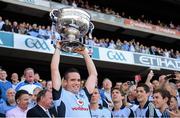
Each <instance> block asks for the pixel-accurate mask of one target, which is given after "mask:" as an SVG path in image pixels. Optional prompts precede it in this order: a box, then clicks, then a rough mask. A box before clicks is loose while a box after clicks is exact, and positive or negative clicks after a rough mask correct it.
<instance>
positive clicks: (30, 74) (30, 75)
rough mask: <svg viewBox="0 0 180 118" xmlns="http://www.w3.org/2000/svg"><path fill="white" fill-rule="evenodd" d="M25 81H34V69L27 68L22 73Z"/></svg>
mask: <svg viewBox="0 0 180 118" xmlns="http://www.w3.org/2000/svg"><path fill="white" fill-rule="evenodd" d="M24 77H25V79H26V81H28V82H34V71H33V70H27V71H26V72H25V75H24Z"/></svg>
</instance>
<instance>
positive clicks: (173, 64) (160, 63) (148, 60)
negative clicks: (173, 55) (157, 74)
mask: <svg viewBox="0 0 180 118" xmlns="http://www.w3.org/2000/svg"><path fill="white" fill-rule="evenodd" d="M135 58H136V59H135V60H136V61H135V63H140V64H143V65H149V66H156V67H161V68H172V69H180V60H175V59H170V58H160V57H156V56H147V55H139V54H138V55H137V54H135ZM137 58H139V59H137Z"/></svg>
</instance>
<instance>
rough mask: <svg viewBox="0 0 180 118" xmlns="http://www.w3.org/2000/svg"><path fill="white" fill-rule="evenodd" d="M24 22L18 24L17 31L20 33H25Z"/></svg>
mask: <svg viewBox="0 0 180 118" xmlns="http://www.w3.org/2000/svg"><path fill="white" fill-rule="evenodd" d="M25 25H26V24H25V23H20V24H19V31H18V32H19V33H20V34H27V29H26V27H25Z"/></svg>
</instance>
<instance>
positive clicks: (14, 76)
mask: <svg viewBox="0 0 180 118" xmlns="http://www.w3.org/2000/svg"><path fill="white" fill-rule="evenodd" d="M11 83H12V88H13V89H15V88H16V85H17V84H18V83H19V77H18V74H17V73H12V75H11Z"/></svg>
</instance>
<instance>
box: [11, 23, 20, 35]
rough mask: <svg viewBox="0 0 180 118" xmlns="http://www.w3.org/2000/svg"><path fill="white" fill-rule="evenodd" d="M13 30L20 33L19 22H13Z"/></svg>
mask: <svg viewBox="0 0 180 118" xmlns="http://www.w3.org/2000/svg"><path fill="white" fill-rule="evenodd" d="M12 32H14V33H19V27H18V23H17V22H16V21H14V22H13V25H12Z"/></svg>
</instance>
